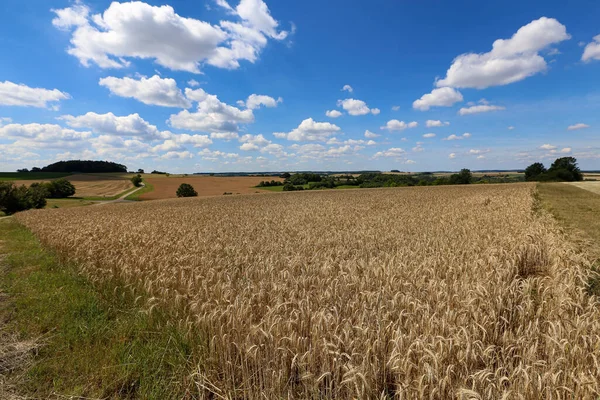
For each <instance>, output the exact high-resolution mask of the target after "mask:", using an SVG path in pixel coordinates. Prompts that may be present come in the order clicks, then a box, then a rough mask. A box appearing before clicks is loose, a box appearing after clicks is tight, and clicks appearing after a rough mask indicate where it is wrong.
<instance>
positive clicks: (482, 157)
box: [477, 156, 485, 160]
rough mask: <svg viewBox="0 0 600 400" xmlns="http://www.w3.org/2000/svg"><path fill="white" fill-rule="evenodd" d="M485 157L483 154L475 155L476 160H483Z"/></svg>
mask: <svg viewBox="0 0 600 400" xmlns="http://www.w3.org/2000/svg"><path fill="white" fill-rule="evenodd" d="M484 158H485V156H477V159H478V160H483V159H484Z"/></svg>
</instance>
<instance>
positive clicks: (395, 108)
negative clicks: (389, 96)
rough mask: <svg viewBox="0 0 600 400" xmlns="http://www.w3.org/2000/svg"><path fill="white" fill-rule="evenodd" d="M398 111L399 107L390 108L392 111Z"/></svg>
mask: <svg viewBox="0 0 600 400" xmlns="http://www.w3.org/2000/svg"><path fill="white" fill-rule="evenodd" d="M399 109H400V106H392V111H398V110H399Z"/></svg>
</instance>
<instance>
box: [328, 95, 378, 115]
mask: <svg viewBox="0 0 600 400" xmlns="http://www.w3.org/2000/svg"><path fill="white" fill-rule="evenodd" d="M337 105H338V107H342V108H343V109H344V110H346V111H347V112H348V114H350V115H353V116H358V115H366V114H369V113H372V114H374V115H377V114H379V113H380V110H379V109H378V108H374V109H370V108H369V107H368V106H367V103H365V102H364V101H362V100H356V99H345V100H338V102H337Z"/></svg>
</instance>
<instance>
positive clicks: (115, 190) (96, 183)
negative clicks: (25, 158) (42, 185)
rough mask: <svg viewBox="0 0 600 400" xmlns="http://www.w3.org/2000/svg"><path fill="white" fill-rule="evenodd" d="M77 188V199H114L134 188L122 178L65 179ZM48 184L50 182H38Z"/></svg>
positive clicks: (81, 175)
mask: <svg viewBox="0 0 600 400" xmlns="http://www.w3.org/2000/svg"><path fill="white" fill-rule="evenodd" d="M65 179H67V180H68V181H70V182H71V183H72V184H73V185H74V186H75V190H76V192H75V196H77V197H98V198H103V197H112V196H116V195H118V194H121V193H123V192H124V191H126V190H128V189H131V188H133V184H132V183H131V181H130V180H129V179H126V178H123V177H120V176H115V177H113V176H110V175H91V174H79V175H70V176H67V177H65ZM32 182H33V181H30V180H26V181H14V183H15V184H16V185H26V186H29V185H31V183H32ZM36 182H48V180H42V181H36Z"/></svg>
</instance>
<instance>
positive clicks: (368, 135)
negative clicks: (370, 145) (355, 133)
mask: <svg viewBox="0 0 600 400" xmlns="http://www.w3.org/2000/svg"><path fill="white" fill-rule="evenodd" d="M379 136H381V135H378V134H376V133H373V132H371V131H370V130H368V129H367V130H366V131H365V137H366V138H367V139H375V138H376V137H379Z"/></svg>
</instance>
